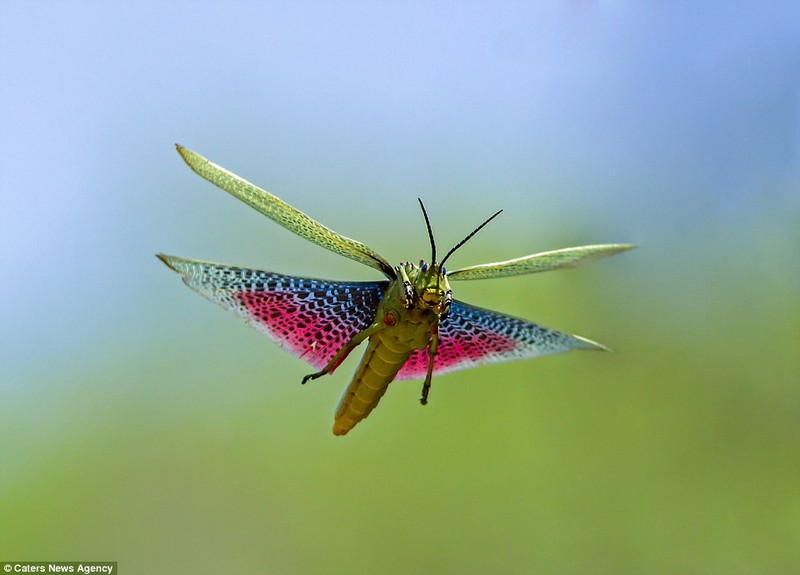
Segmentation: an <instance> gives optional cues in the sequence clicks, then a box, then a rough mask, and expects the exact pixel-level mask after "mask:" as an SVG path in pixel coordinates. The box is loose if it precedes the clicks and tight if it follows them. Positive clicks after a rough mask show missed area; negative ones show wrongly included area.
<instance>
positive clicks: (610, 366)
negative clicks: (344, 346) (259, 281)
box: [0, 0, 800, 574]
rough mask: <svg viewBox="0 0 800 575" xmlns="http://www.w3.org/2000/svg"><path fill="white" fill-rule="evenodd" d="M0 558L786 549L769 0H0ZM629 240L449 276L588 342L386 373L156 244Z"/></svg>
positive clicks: (777, 67)
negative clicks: (500, 359) (339, 359)
mask: <svg viewBox="0 0 800 575" xmlns="http://www.w3.org/2000/svg"><path fill="white" fill-rule="evenodd" d="M0 27H1V28H2V32H1V33H0V72H2V80H0V125H1V126H2V129H1V130H0V169H1V171H2V179H0V187H2V193H1V194H0V263H1V264H2V268H1V269H2V281H0V295H1V296H2V322H0V338H2V339H1V341H0V345H1V346H0V350H2V351H1V352H0V356H1V357H2V372H0V373H1V375H0V398H1V399H0V560H20V559H28V560H55V559H58V560H107V561H118V562H119V569H120V572H121V573H175V572H179V573H180V572H186V573H189V572H191V573H218V572H237V571H241V572H245V571H247V572H255V573H533V572H542V573H637V574H641V573H703V574H708V573H720V574H722V573H724V574H730V573H760V574H761V573H790V572H797V571H798V570H800V559H798V555H797V543H798V541H800V385H799V384H800V353H798V351H799V350H798V344H800V297H799V294H800V259H798V255H797V254H798V245H800V225H798V223H799V222H800V193H798V190H800V6H799V5H798V4H797V3H796V2H785V3H781V2H768V3H761V2H731V3H724V4H723V3H717V4H714V3H699V4H698V3H691V2H678V3H639V2H626V1H564V2H546V3H527V2H519V3H515V2H491V3H490V2H444V1H443V2H435V3H430V2H394V3H392V2H203V1H196V2H170V3H160V2H136V3H122V2H119V3H115V2H89V1H87V2H75V1H64V2H37V1H29V0H26V1H24V2H23V1H16V0H11V1H10V0H5V1H2V2H0ZM175 142H179V143H181V144H183V145H185V146H187V147H189V148H191V149H193V150H195V151H197V152H199V153H201V154H203V155H205V156H207V157H208V158H210V159H212V160H213V161H215V162H216V163H218V164H221V165H223V166H225V167H226V168H228V169H230V170H232V171H234V172H236V173H238V174H240V175H242V176H243V177H245V178H248V179H250V180H252V181H254V182H256V183H258V184H260V185H262V186H264V187H266V188H267V189H268V190H270V191H272V192H274V193H275V194H277V195H278V196H280V197H281V198H283V199H285V200H287V201H288V202H290V203H291V204H293V205H295V206H297V207H298V208H300V209H301V210H304V211H306V212H307V213H308V214H309V215H311V216H312V217H314V218H316V219H318V220H320V221H322V222H323V223H324V224H326V225H328V226H330V227H332V228H333V229H335V230H337V231H339V232H341V233H343V234H345V235H347V236H350V237H353V238H357V239H359V240H360V241H362V242H364V243H366V244H368V245H370V246H371V247H373V248H374V249H376V250H377V251H378V252H380V253H381V254H383V255H384V256H385V257H386V258H387V259H389V261H391V262H396V261H400V260H406V259H411V260H413V259H417V258H420V257H427V255H428V250H429V248H428V243H427V237H426V233H425V227H424V223H423V220H422V217H421V215H420V213H419V209H418V206H417V204H416V198H417V196H420V197H422V198H423V199H424V200H425V202H426V204H427V206H428V210H429V212H430V214H431V218H432V221H433V226H434V229H435V232H436V234H437V238H438V240H439V243H440V245H441V247H442V249H446V248H448V247H450V246H452V245H453V244H454V243H455V242H457V241H458V240H459V239H461V238H462V237H463V236H464V235H465V234H466V233H467V232H469V231H470V230H471V229H472V228H473V227H474V226H475V225H477V224H478V223H479V222H480V221H482V220H483V219H484V218H485V217H487V216H488V215H490V214H491V213H492V212H493V211H495V210H497V209H499V208H504V209H505V212H504V213H503V215H502V216H501V218H500V219H499V220H498V221H497V222H496V223H493V224H492V225H490V226H489V227H487V228H486V229H485V230H484V231H482V232H481V233H480V234H479V235H478V236H477V237H476V238H475V239H473V240H472V241H471V242H470V243H469V244H468V245H467V246H465V247H464V248H463V249H461V250H459V252H458V253H457V255H455V256H454V257H453V259H452V262H450V265H451V266H452V267H453V268H455V267H462V266H466V265H472V264H476V263H483V262H487V261H497V260H502V259H508V258H513V257H518V256H522V255H526V254H529V253H534V252H537V251H544V250H549V249H555V248H561V247H567V246H572V245H581V244H589V243H605V242H631V243H635V244H637V245H638V246H639V249H638V250H635V251H633V252H629V253H625V254H622V255H619V256H616V257H615V258H611V259H608V260H604V261H600V262H596V263H591V264H588V265H586V266H585V267H582V268H580V269H577V270H569V271H561V272H554V273H551V274H541V275H534V276H528V277H520V278H510V279H504V280H493V281H485V282H463V283H458V284H455V283H454V285H453V287H454V289H455V290H456V294H455V296H456V297H457V298H459V299H462V300H465V301H467V302H469V303H473V304H476V305H480V306H482V307H489V308H493V309H497V310H501V311H504V312H507V313H512V314H514V315H518V316H521V317H525V318H528V319H530V320H532V321H536V322H539V323H542V324H544V325H547V326H551V327H554V328H557V329H561V330H564V331H569V332H572V333H578V334H580V335H583V336H586V337H589V338H592V339H596V340H599V341H601V342H603V343H605V344H606V345H608V346H610V347H612V348H614V349H615V353H613V354H593V353H578V352H576V353H571V354H565V355H561V356H555V357H548V358H542V359H538V360H531V361H526V362H518V363H513V364H503V365H493V366H485V367H480V368H477V369H473V370H468V371H461V372H456V373H452V374H448V375H446V376H443V377H439V378H437V379H435V380H434V384H433V389H432V394H431V402H430V404H429V405H428V406H427V407H426V408H422V407H420V406H419V404H418V397H419V392H420V387H421V384H420V382H396V383H394V384H393V385H392V386H391V388H390V390H389V393H387V395H386V397H385V398H384V399H383V401H382V402H381V405H380V407H379V408H378V409H377V410H376V411H375V412H374V413H373V415H372V416H371V417H370V418H369V419H368V420H366V421H365V422H363V423H362V424H360V425H359V426H358V427H357V428H356V429H355V430H354V431H353V432H351V433H350V434H349V435H348V436H346V437H344V438H336V437H334V436H333V435H332V433H331V426H332V423H333V410H334V408H335V406H336V404H337V402H338V398H339V396H340V394H341V393H342V391H343V390H344V388H345V387H346V385H347V383H348V381H349V377H350V374H351V373H352V370H353V369H355V366H356V365H357V356H358V355H359V352H358V351H357V352H356V353H355V354H354V355H353V356H351V358H350V359H349V360H348V361H347V363H346V364H345V365H344V366H343V367H342V368H340V370H339V371H337V373H336V374H335V375H333V376H332V377H329V378H324V379H321V380H317V381H315V382H313V384H309V385H307V386H303V387H301V386H300V385H299V382H300V379H301V377H302V376H303V375H305V374H306V373H308V372H309V367H308V366H307V365H306V364H305V363H303V362H302V361H300V360H298V359H296V358H293V357H291V356H289V355H288V354H286V353H285V352H283V351H281V350H280V349H279V348H278V347H277V346H275V345H274V344H272V343H271V342H269V341H268V340H266V339H265V338H263V337H262V336H260V335H259V334H258V333H257V332H255V331H253V330H251V329H249V328H247V327H246V326H245V325H244V324H243V323H242V322H241V321H240V320H239V319H237V318H235V317H233V316H231V315H228V314H226V313H225V312H224V311H222V310H220V309H218V308H216V307H215V306H213V305H211V304H210V303H208V302H207V301H205V300H203V299H202V298H200V297H199V296H197V295H196V294H194V293H193V292H191V291H190V290H189V289H187V288H186V287H185V286H183V284H182V283H181V282H180V279H179V278H178V276H176V275H175V274H173V273H172V272H171V271H170V270H168V269H167V268H166V267H164V266H163V265H162V264H161V263H160V262H159V261H158V260H156V258H155V257H154V254H155V253H156V252H161V251H164V252H166V253H169V254H174V255H180V256H184V257H190V258H197V259H206V260H215V261H224V262H228V263H233V264H239V265H245V266H249V267H255V268H262V269H268V270H273V271H279V272H283V273H288V274H295V275H305V276H316V277H324V278H331V279H353V280H370V279H378V278H379V275H378V274H377V273H376V272H374V270H370V269H368V268H366V267H364V266H359V265H358V264H356V263H354V262H352V261H350V260H347V259H344V258H341V257H338V256H336V255H334V254H331V253H329V252H326V251H324V250H322V249H321V248H318V247H316V246H314V245H312V244H310V243H308V242H305V241H303V240H301V239H299V238H297V237H295V236H293V235H291V234H290V233H289V232H287V231H286V230H284V229H282V228H280V227H279V226H277V225H275V224H274V223H272V222H270V221H268V220H267V219H266V218H264V217H262V216H260V215H259V214H258V213H256V212H255V211H253V210H251V209H250V208H248V207H247V206H245V205H244V204H241V203H239V202H237V201H236V200H234V199H232V198H231V197H230V196H228V195H227V194H225V193H224V192H222V191H220V190H218V189H216V188H214V187H213V186H211V185H210V184H207V183H206V182H204V181H203V180H201V179H200V178H198V177H197V176H195V175H194V174H193V173H192V172H191V171H190V170H189V169H188V168H187V167H186V166H185V165H184V164H183V162H182V161H181V160H180V158H179V157H178V155H177V154H176V153H175V151H174V148H173V144H174V143H175Z"/></svg>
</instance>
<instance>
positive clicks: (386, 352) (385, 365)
mask: <svg viewBox="0 0 800 575" xmlns="http://www.w3.org/2000/svg"><path fill="white" fill-rule="evenodd" d="M382 335H383V334H381V333H378V334H375V335H373V336H372V337H371V338H370V340H369V347H368V348H367V351H366V352H364V357H362V358H361V364H360V365H359V366H358V369H357V370H356V373H355V375H354V376H353V380H352V381H351V382H350V385H348V386H347V389H346V390H345V392H344V395H343V396H342V399H341V400H340V401H339V407H338V408H337V409H336V418H335V420H334V422H333V433H334V434H335V435H344V434H345V433H347V432H348V431H350V430H351V429H352V428H353V427H355V425H356V424H357V423H358V422H359V421H361V420H362V419H364V418H365V417H367V416H368V415H369V414H370V412H371V411H372V410H373V409H375V406H376V405H378V402H379V401H380V400H381V397H383V394H384V393H386V389H387V388H388V387H389V384H390V383H391V382H392V380H393V379H394V378H395V375H397V372H398V371H400V368H402V367H403V365H404V364H405V362H406V360H407V359H408V357H409V356H410V355H411V352H412V351H413V350H412V348H411V347H409V346H407V345H402V344H399V343H398V342H396V341H392V339H391V338H388V337H382Z"/></svg>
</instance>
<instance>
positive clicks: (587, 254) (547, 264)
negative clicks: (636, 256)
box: [447, 244, 636, 280]
mask: <svg viewBox="0 0 800 575" xmlns="http://www.w3.org/2000/svg"><path fill="white" fill-rule="evenodd" d="M634 247H636V246H633V245H631V244H599V245H594V246H579V247H574V248H564V249H561V250H553V251H550V252H542V253H539V254H533V255H530V256H525V257H521V258H517V259H514V260H507V261H504V262H495V263H491V264H481V265H477V266H470V267H468V268H463V269H460V270H454V271H451V272H449V273H448V274H447V279H450V280H482V279H490V278H504V277H510V276H519V275H524V274H532V273H537V272H546V271H550V270H557V269H560V268H572V267H575V266H577V265H578V264H582V263H584V262H587V261H590V260H594V259H597V258H602V257H607V256H613V255H614V254H618V253H620V252H624V251H626V250H630V249H633V248H634Z"/></svg>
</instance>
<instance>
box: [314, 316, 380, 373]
mask: <svg viewBox="0 0 800 575" xmlns="http://www.w3.org/2000/svg"><path fill="white" fill-rule="evenodd" d="M385 327H386V324H385V323H384V322H383V321H376V322H375V323H373V324H372V325H371V326H369V327H368V328H367V329H365V330H363V331H360V332H358V333H357V334H355V335H354V336H353V337H351V338H350V341H348V342H347V343H346V344H344V345H343V346H342V349H340V350H339V351H337V352H336V355H334V356H333V357H332V358H331V360H330V361H329V362H328V365H326V366H325V367H323V368H322V369H321V370H320V371H318V372H316V373H310V374H308V375H307V376H305V377H304V378H303V381H302V382H301V383H306V382H307V381H309V380H311V379H317V378H318V377H322V376H323V375H326V374H328V373H332V372H333V370H335V369H336V368H337V367H339V364H340V363H342V362H343V361H344V360H345V358H346V357H347V356H348V355H349V354H350V352H351V351H353V350H354V349H355V348H356V347H358V345H359V344H360V343H361V342H362V341H364V340H365V339H367V338H368V337H370V336H371V335H372V334H374V333H377V332H379V331H380V330H382V329H383V328H385Z"/></svg>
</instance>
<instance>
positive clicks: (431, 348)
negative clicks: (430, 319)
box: [419, 323, 439, 405]
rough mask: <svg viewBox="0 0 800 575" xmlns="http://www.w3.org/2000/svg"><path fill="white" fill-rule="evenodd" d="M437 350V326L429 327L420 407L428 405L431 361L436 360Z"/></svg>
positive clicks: (431, 374)
mask: <svg viewBox="0 0 800 575" xmlns="http://www.w3.org/2000/svg"><path fill="white" fill-rule="evenodd" d="M438 348H439V324H438V323H437V324H436V325H433V326H431V341H430V343H429V344H428V373H427V374H426V375H425V383H423V384H422V397H421V398H420V400H419V402H420V403H421V404H422V405H427V404H428V393H430V391H431V378H432V377H433V360H434V359H436V350H437V349H438Z"/></svg>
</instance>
